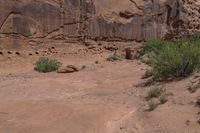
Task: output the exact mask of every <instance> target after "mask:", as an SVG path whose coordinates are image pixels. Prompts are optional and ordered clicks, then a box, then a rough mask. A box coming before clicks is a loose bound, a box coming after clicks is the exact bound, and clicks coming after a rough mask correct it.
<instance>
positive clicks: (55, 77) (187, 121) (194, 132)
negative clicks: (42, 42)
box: [0, 53, 200, 133]
mask: <svg viewBox="0 0 200 133" xmlns="http://www.w3.org/2000/svg"><path fill="white" fill-rule="evenodd" d="M108 54H110V53H106V54H93V55H88V56H81V57H79V56H69V55H66V56H63V57H60V56H59V57H58V56H52V57H51V58H53V57H54V58H57V59H59V60H60V61H62V63H63V64H66V65H67V64H68V65H70V64H73V65H76V66H78V67H81V66H83V65H85V66H86V68H85V69H84V70H82V71H80V72H76V73H71V74H57V73H55V72H52V73H46V74H41V73H38V72H35V71H34V70H33V67H34V62H35V60H36V59H37V58H38V57H39V56H33V57H29V58H25V57H22V56H19V57H18V56H12V57H9V58H8V57H2V56H1V57H0V60H1V62H0V133H200V125H199V124H197V120H198V119H200V115H199V114H198V112H200V108H198V107H196V106H195V100H196V98H197V97H198V96H200V91H197V92H196V93H192V94H191V93H189V92H188V90H187V85H188V83H189V79H185V80H181V81H176V82H170V83H167V84H166V89H167V92H170V93H173V95H172V96H170V97H169V101H168V102H167V103H166V104H164V105H160V106H159V107H158V108H157V109H156V110H155V111H152V112H148V111H147V101H146V100H145V96H146V94H147V91H148V90H149V88H150V87H137V85H138V84H140V83H142V82H143V80H142V79H141V77H142V75H143V74H144V72H145V69H146V66H145V65H144V64H141V63H139V62H138V61H136V60H134V61H127V60H123V61H118V62H107V61H106V60H105V59H106V57H107V55H108ZM91 57H92V58H91ZM96 60H98V61H99V62H100V63H99V64H95V61H96Z"/></svg>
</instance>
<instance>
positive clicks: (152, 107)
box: [148, 101, 158, 111]
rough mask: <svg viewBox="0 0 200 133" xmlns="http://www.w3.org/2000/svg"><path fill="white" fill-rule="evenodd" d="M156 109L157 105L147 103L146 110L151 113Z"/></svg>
mask: <svg viewBox="0 0 200 133" xmlns="http://www.w3.org/2000/svg"><path fill="white" fill-rule="evenodd" d="M157 107H158V104H156V103H155V102H152V101H151V102H149V103H148V110H149V111H153V110H155V109H156V108H157Z"/></svg>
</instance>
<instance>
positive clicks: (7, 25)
mask: <svg viewBox="0 0 200 133" xmlns="http://www.w3.org/2000/svg"><path fill="white" fill-rule="evenodd" d="M199 7H200V2H198V0H1V1H0V45H3V44H4V45H5V43H7V44H9V45H16V46H17V44H16V43H18V42H19V41H17V40H23V41H20V43H24V44H25V45H26V44H29V43H31V42H35V41H36V42H37V41H38V40H44V39H52V40H81V41H84V40H86V39H94V40H108V41H111V40H118V41H145V40H152V39H161V38H173V37H179V36H182V35H188V34H193V33H195V32H199V31H200V23H199V22H200V10H199ZM5 40H6V41H5Z"/></svg>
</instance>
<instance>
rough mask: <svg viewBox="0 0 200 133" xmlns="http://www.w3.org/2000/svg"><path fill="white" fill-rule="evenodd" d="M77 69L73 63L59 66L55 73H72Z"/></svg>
mask: <svg viewBox="0 0 200 133" xmlns="http://www.w3.org/2000/svg"><path fill="white" fill-rule="evenodd" d="M77 71H79V68H78V67H76V66H74V65H68V66H65V67H61V68H59V69H58V70H57V73H73V72H77Z"/></svg>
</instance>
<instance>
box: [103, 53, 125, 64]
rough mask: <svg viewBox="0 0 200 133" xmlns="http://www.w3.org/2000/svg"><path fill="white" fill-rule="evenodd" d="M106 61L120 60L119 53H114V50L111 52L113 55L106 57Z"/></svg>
mask: <svg viewBox="0 0 200 133" xmlns="http://www.w3.org/2000/svg"><path fill="white" fill-rule="evenodd" d="M106 60H107V61H111V62H114V61H120V60H122V59H121V57H120V56H119V55H117V54H116V52H115V53H114V54H113V55H110V56H109V57H108V58H107V59H106Z"/></svg>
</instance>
